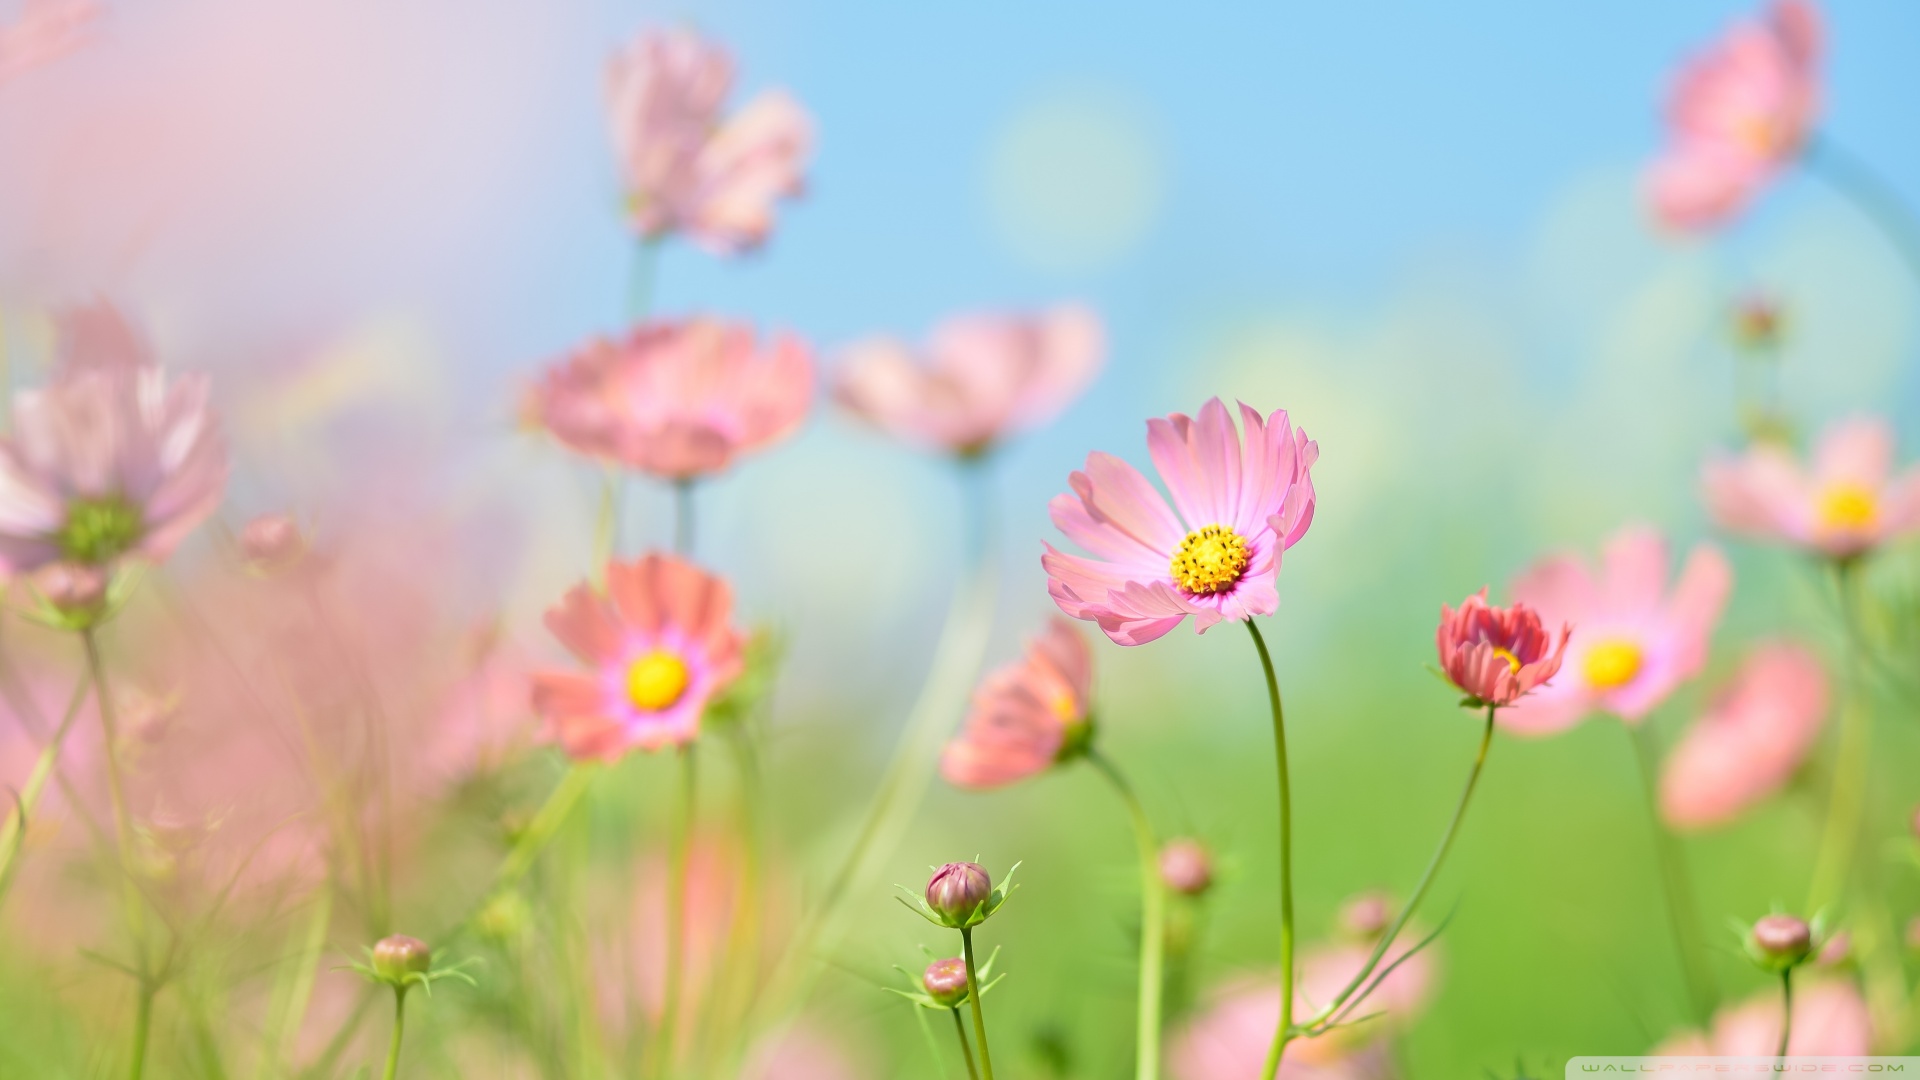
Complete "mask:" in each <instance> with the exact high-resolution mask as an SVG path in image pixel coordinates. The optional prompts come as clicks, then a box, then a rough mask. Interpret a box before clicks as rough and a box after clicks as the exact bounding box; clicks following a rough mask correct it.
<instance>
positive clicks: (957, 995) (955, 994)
mask: <svg viewBox="0 0 1920 1080" xmlns="http://www.w3.org/2000/svg"><path fill="white" fill-rule="evenodd" d="M920 985H921V986H923V987H925V988H926V991H927V996H928V997H930V998H932V999H933V1000H934V1001H937V1002H939V1003H940V1004H942V1005H945V1006H946V1007H947V1008H949V1009H953V1008H958V1007H959V1005H960V1003H961V1002H963V1001H965V1000H967V962H966V960H965V959H964V958H962V957H958V956H950V957H948V958H947V959H945V960H935V961H934V962H933V963H931V964H928V965H927V971H926V974H924V975H922V976H920Z"/></svg>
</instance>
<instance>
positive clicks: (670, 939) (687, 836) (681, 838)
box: [657, 743, 699, 1076]
mask: <svg viewBox="0 0 1920 1080" xmlns="http://www.w3.org/2000/svg"><path fill="white" fill-rule="evenodd" d="M698 779H699V771H698V769H697V768H696V767H695V759H694V756H693V744H692V743H688V744H687V745H685V746H682V747H681V748H680V796H681V804H680V822H679V828H678V829H676V830H675V832H674V838H673V855H672V861H671V862H670V863H669V865H668V867H667V963H666V1001H665V1003H664V1004H663V1005H662V1007H661V1009H660V1034H659V1044H660V1057H659V1063H660V1071H659V1073H658V1074H657V1075H660V1076H668V1075H671V1074H672V1072H673V1067H674V1061H675V1057H674V1055H675V1045H674V1044H675V1043H676V1042H677V1041H678V1038H677V1037H678V1034H679V1031H678V1029H679V1026H680V999H681V995H682V992H683V989H684V988H683V987H682V985H681V984H682V983H683V982H684V981H685V976H686V971H685V968H686V942H685V940H684V939H685V937H686V923H687V911H686V907H687V904H686V901H687V858H688V855H689V853H690V852H691V851H692V848H693V819H694V809H695V804H696V803H697V802H698V799H699V790H698V787H697V783H698Z"/></svg>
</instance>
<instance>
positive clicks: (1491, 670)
mask: <svg viewBox="0 0 1920 1080" xmlns="http://www.w3.org/2000/svg"><path fill="white" fill-rule="evenodd" d="M1572 633H1573V628H1572V627H1571V626H1567V625H1564V624H1563V625H1562V626H1561V627H1560V634H1559V636H1558V637H1551V636H1549V635H1548V634H1547V631H1546V628H1545V627H1543V626H1542V625H1541V624H1540V615H1539V613H1538V612H1536V611H1534V610H1533V609H1532V608H1530V607H1528V606H1527V605H1525V604H1521V603H1515V604H1514V605H1513V606H1512V607H1504V608H1497V607H1489V606H1488V605H1487V590H1485V589H1481V590H1480V591H1479V592H1477V593H1474V594H1473V595H1472V596H1469V597H1467V598H1466V600H1465V601H1463V602H1462V603H1461V604H1460V609H1459V610H1458V611H1455V610H1454V609H1453V608H1450V607H1448V606H1446V605H1445V604H1442V605H1440V626H1439V628H1438V629H1437V630H1435V631H1434V646H1435V647H1436V648H1437V649H1438V650H1439V652H1440V670H1442V671H1443V672H1445V673H1446V676H1447V679H1448V681H1450V682H1452V683H1453V685H1455V686H1457V687H1459V688H1460V689H1461V691H1463V692H1464V693H1466V695H1467V696H1468V697H1471V698H1473V699H1474V700H1475V701H1478V702H1481V703H1483V704H1486V705H1502V706H1506V705H1512V704H1513V703H1514V702H1516V701H1518V700H1520V697H1521V695H1523V694H1528V693H1531V692H1533V691H1534V690H1536V689H1539V688H1540V687H1542V686H1544V685H1546V684H1547V683H1548V682H1549V681H1550V680H1551V679H1552V678H1553V676H1554V674H1555V673H1557V672H1558V671H1559V670H1560V662H1561V659H1562V658H1563V657H1564V656H1565V655H1566V651H1567V638H1568V636H1569V635H1571V634H1572Z"/></svg>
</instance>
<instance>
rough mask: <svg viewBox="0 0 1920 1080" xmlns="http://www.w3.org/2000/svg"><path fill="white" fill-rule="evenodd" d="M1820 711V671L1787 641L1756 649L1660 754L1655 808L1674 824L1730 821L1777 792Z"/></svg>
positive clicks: (1806, 745) (1809, 745)
mask: <svg viewBox="0 0 1920 1080" xmlns="http://www.w3.org/2000/svg"><path fill="white" fill-rule="evenodd" d="M1826 715H1827V673H1826V670H1825V669H1824V668H1822V667H1821V665H1820V660H1819V658H1818V657H1816V656H1814V655H1813V653H1812V652H1810V651H1809V650H1807V649H1806V648H1805V647H1803V646H1800V645H1796V644H1794V643H1792V642H1788V641H1773V642H1767V643H1765V644H1762V645H1759V646H1756V647H1755V648H1754V650H1753V652H1752V653H1751V654H1750V655H1749V656H1748V657H1747V660H1746V662H1745V663H1744V664H1742V665H1741V666H1740V670H1739V671H1738V672H1736V673H1735V674H1734V676H1733V680H1732V681H1731V682H1730V683H1728V684H1727V686H1726V687H1725V688H1723V689H1722V690H1721V691H1720V693H1719V694H1718V695H1717V696H1716V697H1715V698H1714V701H1713V704H1712V705H1711V706H1710V707H1709V708H1708V709H1707V711H1706V714H1705V715H1703V716H1701V717H1700V719H1699V721H1698V722H1696V723H1695V724H1694V725H1693V727H1692V728H1690V729H1688V731H1687V733H1686V734H1685V735H1684V736H1682V737H1681V739H1680V743H1679V745H1678V746H1675V747H1674V749H1673V753H1672V755H1671V756H1670V757H1668V758H1667V764H1666V769H1665V771H1664V772H1663V773H1662V775H1661V777H1660V810H1661V814H1662V816H1664V817H1665V818H1666V819H1667V822H1668V823H1669V824H1671V825H1674V826H1675V827H1678V828H1701V827H1704V826H1708V825H1717V824H1720V823H1722V822H1725V821H1730V820H1732V819H1733V818H1735V817H1736V816H1738V815H1739V814H1740V812H1741V811H1743V810H1745V809H1747V808H1748V807H1750V806H1752V805H1754V804H1755V803H1757V802H1760V801H1761V800H1763V799H1765V798H1766V797H1767V796H1769V795H1771V794H1773V793H1774V792H1776V791H1778V790H1780V788H1781V786H1782V785H1784V784H1785V783H1786V782H1787V781H1788V780H1789V779H1791V778H1792V776H1793V773H1794V770H1796V769H1798V768H1799V767H1800V763H1801V762H1803V761H1805V760H1806V757H1807V753H1808V752H1809V751H1810V750H1812V749H1813V744H1814V741H1815V740H1816V739H1817V738H1818V737H1819V735H1820V725H1821V723H1822V722H1823V721H1824V720H1825V719H1826Z"/></svg>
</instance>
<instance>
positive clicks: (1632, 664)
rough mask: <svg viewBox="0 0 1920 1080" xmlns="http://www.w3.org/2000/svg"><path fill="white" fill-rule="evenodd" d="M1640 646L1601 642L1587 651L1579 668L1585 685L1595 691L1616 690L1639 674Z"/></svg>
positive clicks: (1630, 643) (1618, 642)
mask: <svg viewBox="0 0 1920 1080" xmlns="http://www.w3.org/2000/svg"><path fill="white" fill-rule="evenodd" d="M1640 663H1641V655H1640V646H1638V645H1636V644H1634V643H1633V642H1631V641H1603V642H1601V643H1600V644H1598V645H1595V646H1594V647H1593V648H1591V649H1588V650H1587V655H1586V659H1585V660H1583V661H1582V662H1581V668H1582V670H1583V671H1584V672H1585V673H1586V676H1587V685H1589V686H1591V687H1593V688H1594V689H1596V690H1616V689H1618V688H1620V687H1622V686H1625V685H1627V684H1628V683H1630V682H1632V681H1633V677H1634V676H1635V675H1638V674H1640Z"/></svg>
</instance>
